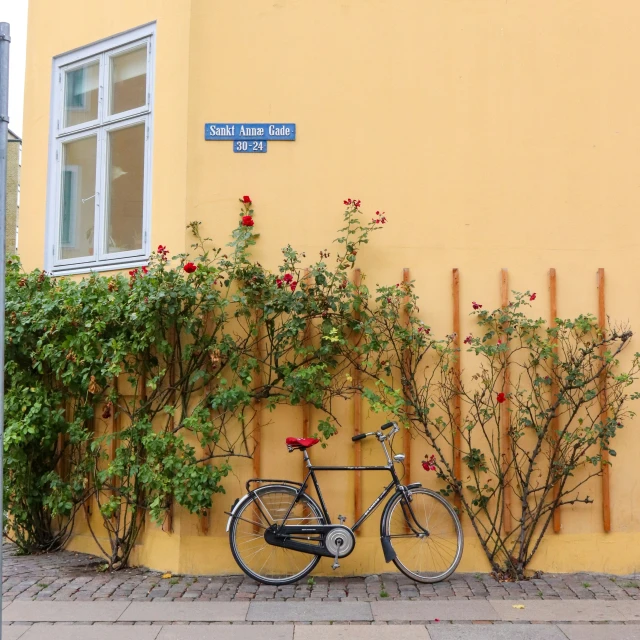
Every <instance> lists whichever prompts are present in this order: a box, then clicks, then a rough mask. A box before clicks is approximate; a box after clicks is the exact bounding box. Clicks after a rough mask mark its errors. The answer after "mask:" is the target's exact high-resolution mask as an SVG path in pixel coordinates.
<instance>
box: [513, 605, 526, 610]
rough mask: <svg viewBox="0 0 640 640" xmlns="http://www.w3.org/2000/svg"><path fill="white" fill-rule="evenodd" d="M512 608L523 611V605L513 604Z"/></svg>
mask: <svg viewBox="0 0 640 640" xmlns="http://www.w3.org/2000/svg"><path fill="white" fill-rule="evenodd" d="M513 608H514V609H524V605H523V604H514V605H513Z"/></svg>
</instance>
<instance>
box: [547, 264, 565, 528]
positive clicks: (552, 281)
mask: <svg viewBox="0 0 640 640" xmlns="http://www.w3.org/2000/svg"><path fill="white" fill-rule="evenodd" d="M549 302H550V313H549V326H550V327H551V328H554V327H555V326H556V318H557V317H558V289H557V280H556V270H555V269H549ZM552 342H553V353H554V355H557V354H558V340H557V338H554V339H553V341H552ZM557 397H558V382H557V380H556V379H555V378H552V379H551V402H552V403H553V402H555V401H556V399H557ZM559 433H560V416H559V415H558V414H557V413H556V415H555V417H554V418H553V420H552V422H551V434H552V436H551V437H552V442H554V443H555V442H556V441H557V439H558V434H559ZM554 462H555V460H554V459H552V460H551V464H553V463H554ZM559 492H560V485H559V484H558V483H557V482H556V483H555V484H554V485H553V499H554V500H557V498H558V493H559ZM561 528H562V522H561V514H560V509H556V510H555V511H554V512H553V531H554V533H560V529H561Z"/></svg>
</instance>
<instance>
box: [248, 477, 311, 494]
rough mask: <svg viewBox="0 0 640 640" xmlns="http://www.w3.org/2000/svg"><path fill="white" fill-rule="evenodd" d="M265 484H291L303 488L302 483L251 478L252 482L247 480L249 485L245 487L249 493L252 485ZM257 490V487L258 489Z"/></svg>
mask: <svg viewBox="0 0 640 640" xmlns="http://www.w3.org/2000/svg"><path fill="white" fill-rule="evenodd" d="M264 483H269V484H270V483H275V484H290V485H291V486H294V487H301V486H302V482H294V481H293V480H282V479H278V478H251V480H247V484H246V485H245V487H246V489H247V493H250V492H251V491H252V489H251V485H252V484H264ZM256 488H257V487H256Z"/></svg>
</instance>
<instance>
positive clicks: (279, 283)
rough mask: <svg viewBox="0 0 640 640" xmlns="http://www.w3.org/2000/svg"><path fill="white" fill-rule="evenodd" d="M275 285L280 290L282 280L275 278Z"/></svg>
mask: <svg viewBox="0 0 640 640" xmlns="http://www.w3.org/2000/svg"><path fill="white" fill-rule="evenodd" d="M276 285H277V286H278V289H282V280H280V278H276Z"/></svg>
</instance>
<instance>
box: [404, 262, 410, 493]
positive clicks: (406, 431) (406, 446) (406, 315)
mask: <svg viewBox="0 0 640 640" xmlns="http://www.w3.org/2000/svg"><path fill="white" fill-rule="evenodd" d="M409 282H411V273H410V270H409V269H408V268H404V269H403V270H402V283H403V284H409ZM408 304H409V296H406V297H405V299H404V303H403V316H404V317H403V320H404V324H405V326H409V312H408V311H407V305H408ZM410 358H411V353H410V352H409V350H408V349H407V350H406V351H405V352H404V360H405V367H408V364H409V359H410ZM404 392H405V397H406V395H407V390H406V388H405V390H404ZM407 410H408V413H410V409H409V408H408V407H407ZM403 448H404V455H405V459H404V480H403V482H404V484H410V482H411V429H404V433H403Z"/></svg>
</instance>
